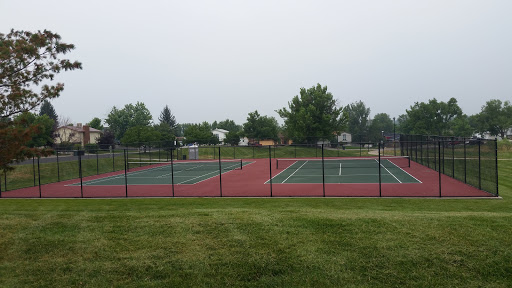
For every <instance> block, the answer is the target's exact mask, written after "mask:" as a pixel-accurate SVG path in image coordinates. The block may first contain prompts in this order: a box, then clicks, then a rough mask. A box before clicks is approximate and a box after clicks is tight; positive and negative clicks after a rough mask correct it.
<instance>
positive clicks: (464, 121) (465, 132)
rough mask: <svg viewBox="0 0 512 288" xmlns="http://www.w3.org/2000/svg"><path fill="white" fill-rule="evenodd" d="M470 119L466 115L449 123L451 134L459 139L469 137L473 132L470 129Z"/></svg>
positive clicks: (471, 128) (472, 129) (473, 130)
mask: <svg viewBox="0 0 512 288" xmlns="http://www.w3.org/2000/svg"><path fill="white" fill-rule="evenodd" d="M469 119H470V118H469V117H468V116H467V115H466V114H462V115H461V116H458V117H456V118H455V119H453V120H452V123H451V132H452V133H451V134H452V135H453V136H459V137H470V136H471V135H473V132H475V129H474V128H473V127H471V124H470V120H469Z"/></svg>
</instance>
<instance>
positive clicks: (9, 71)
mask: <svg viewBox="0 0 512 288" xmlns="http://www.w3.org/2000/svg"><path fill="white" fill-rule="evenodd" d="M74 48H75V46H74V45H73V44H66V43H63V42H61V37H60V36H59V35H58V34H55V33H52V32H51V31H47V30H44V31H37V32H35V33H32V32H28V31H14V30H11V32H10V33H9V34H7V35H4V34H1V33H0V119H1V120H2V121H0V150H1V151H2V153H1V156H0V169H3V170H7V169H10V167H9V164H10V163H11V162H12V161H13V160H14V161H21V160H23V159H26V158H27V157H31V156H34V155H35V156H43V155H48V154H50V153H51V150H46V149H36V148H29V147H28V146H27V143H28V142H29V141H30V140H31V136H32V135H34V133H37V132H38V129H39V128H38V126H37V124H33V125H30V126H28V127H27V126H24V125H21V124H22V123H20V122H18V121H13V120H10V119H12V118H13V117H14V116H16V115H18V114H20V113H23V112H28V111H31V110H33V109H35V108H37V107H38V106H39V105H40V104H41V103H42V102H43V101H44V100H47V99H54V98H57V97H59V95H60V93H61V92H62V91H63V90H64V84H62V83H56V84H55V85H52V83H51V81H53V79H54V77H55V75H56V74H58V73H60V72H62V71H68V70H75V69H82V64H81V63H80V62H77V61H74V62H72V61H70V60H68V59H62V58H61V57H60V56H61V54H62V55H63V54H66V53H68V52H70V51H71V50H73V49H74ZM36 89H39V91H36Z"/></svg>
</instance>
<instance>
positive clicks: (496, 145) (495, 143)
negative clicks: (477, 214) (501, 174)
mask: <svg viewBox="0 0 512 288" xmlns="http://www.w3.org/2000/svg"><path fill="white" fill-rule="evenodd" d="M494 159H495V165H496V197H498V196H500V194H499V190H498V138H496V139H494Z"/></svg>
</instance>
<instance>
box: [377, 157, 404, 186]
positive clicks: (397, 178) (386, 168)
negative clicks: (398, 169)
mask: <svg viewBox="0 0 512 288" xmlns="http://www.w3.org/2000/svg"><path fill="white" fill-rule="evenodd" d="M375 161H377V159H375ZM388 162H390V161H388ZM377 163H379V161H377ZM379 165H380V166H382V168H384V169H386V171H388V173H389V174H391V176H393V178H395V179H396V181H398V182H399V183H402V181H400V180H398V178H396V176H395V175H394V174H393V173H391V172H390V171H389V170H388V168H386V167H384V165H382V163H379Z"/></svg>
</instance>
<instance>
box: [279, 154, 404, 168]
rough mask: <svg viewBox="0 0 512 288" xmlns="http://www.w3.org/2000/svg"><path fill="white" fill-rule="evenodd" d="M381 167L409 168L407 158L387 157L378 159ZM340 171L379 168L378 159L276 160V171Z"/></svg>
mask: <svg viewBox="0 0 512 288" xmlns="http://www.w3.org/2000/svg"><path fill="white" fill-rule="evenodd" d="M380 165H381V167H385V168H397V167H398V168H405V167H411V162H410V159H409V156H388V157H381V158H380ZM322 166H323V168H324V169H340V167H341V168H379V158H378V157H365V158H347V157H344V158H324V159H323V160H322V159H301V158H296V159H279V158H278V159H276V169H286V168H292V169H294V168H295V169H298V168H301V169H322Z"/></svg>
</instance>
